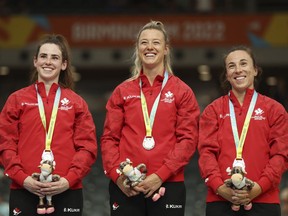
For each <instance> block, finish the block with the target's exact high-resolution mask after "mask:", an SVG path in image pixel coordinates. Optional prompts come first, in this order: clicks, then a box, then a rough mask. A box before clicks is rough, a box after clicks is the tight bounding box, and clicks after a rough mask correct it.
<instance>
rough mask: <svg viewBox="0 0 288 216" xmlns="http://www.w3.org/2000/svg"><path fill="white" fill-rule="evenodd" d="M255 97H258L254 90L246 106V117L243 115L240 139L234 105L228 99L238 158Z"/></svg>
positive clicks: (240, 154) (240, 156)
mask: <svg viewBox="0 0 288 216" xmlns="http://www.w3.org/2000/svg"><path fill="white" fill-rule="evenodd" d="M257 97H258V93H257V92H256V91H254V94H253V97H252V100H251V102H250V105H249V108H248V112H247V114H246V117H245V121H244V125H243V128H242V132H241V136H240V140H239V135H238V129H237V124H236V117H235V110H234V106H233V104H232V102H231V100H229V110H230V118H231V127H232V131H233V136H234V141H235V146H236V155H237V157H236V158H239V159H241V158H242V151H243V146H244V141H245V139H246V135H247V132H248V128H249V124H250V120H251V116H252V113H253V110H254V107H255V104H256V101H257Z"/></svg>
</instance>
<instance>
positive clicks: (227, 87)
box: [220, 45, 262, 94]
mask: <svg viewBox="0 0 288 216" xmlns="http://www.w3.org/2000/svg"><path fill="white" fill-rule="evenodd" d="M237 50H243V51H245V52H246V53H248V55H249V56H250V57H251V59H252V62H253V66H254V68H255V69H256V70H257V72H258V73H257V75H256V76H255V79H254V87H255V89H256V88H257V86H258V84H259V82H260V78H261V75H262V68H261V67H259V66H258V65H257V62H256V58H255V55H254V54H253V52H252V49H251V48H249V47H247V46H244V45H238V46H234V47H232V48H231V49H230V50H228V52H226V53H225V54H224V56H223V71H222V73H221V74H220V84H221V87H222V89H223V91H224V93H225V94H227V93H228V92H229V90H231V85H230V83H229V82H228V80H227V78H226V58H227V56H228V55H229V54H230V53H231V52H234V51H237Z"/></svg>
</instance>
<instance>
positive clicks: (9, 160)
mask: <svg viewBox="0 0 288 216" xmlns="http://www.w3.org/2000/svg"><path fill="white" fill-rule="evenodd" d="M20 113H21V109H20V107H18V105H17V96H16V95H15V94H12V95H10V96H9V98H8V99H7V101H6V103H5V105H4V107H3V110H2V112H1V114H0V156H1V161H2V165H3V167H4V169H5V175H6V176H8V177H9V178H10V179H12V180H13V181H15V182H16V183H17V184H19V185H23V182H24V180H25V178H26V177H28V174H26V173H25V172H24V171H23V167H22V165H21V160H20V158H19V156H18V154H17V149H18V148H17V145H18V140H19V119H20Z"/></svg>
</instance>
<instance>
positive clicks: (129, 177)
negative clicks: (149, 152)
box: [117, 158, 165, 201]
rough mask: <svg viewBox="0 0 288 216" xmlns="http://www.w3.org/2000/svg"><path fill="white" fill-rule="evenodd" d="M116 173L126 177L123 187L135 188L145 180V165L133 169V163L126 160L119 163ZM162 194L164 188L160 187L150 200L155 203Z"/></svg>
mask: <svg viewBox="0 0 288 216" xmlns="http://www.w3.org/2000/svg"><path fill="white" fill-rule="evenodd" d="M117 173H118V174H119V175H124V176H125V177H126V179H125V180H124V182H123V185H124V187H127V188H129V187H135V186H137V185H138V184H139V183H140V182H141V181H143V180H144V179H145V178H146V173H147V169H146V165H145V164H143V163H141V164H139V165H137V166H136V167H133V163H132V162H131V161H130V159H128V158H127V159H126V160H125V161H123V162H121V163H120V165H119V169H117ZM164 194H165V188H164V187H160V189H159V193H155V194H154V195H153V197H152V200H153V201H157V200H158V199H159V198H160V197H161V196H164Z"/></svg>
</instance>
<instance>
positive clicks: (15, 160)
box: [0, 83, 97, 189]
mask: <svg viewBox="0 0 288 216" xmlns="http://www.w3.org/2000/svg"><path fill="white" fill-rule="evenodd" d="M37 85H38V89H39V93H40V95H41V97H42V100H43V104H44V109H45V113H46V121H47V125H49V122H50V117H51V112H52V107H53V103H54V98H55V94H56V90H57V88H58V85H56V84H53V85H52V87H51V89H50V93H49V96H48V97H47V96H46V93H45V88H44V84H43V83H38V84H37ZM63 99H64V100H63ZM65 101H66V103H65ZM45 133H46V132H45V130H44V127H43V125H42V122H41V119H40V114H39V110H38V102H37V96H36V90H35V85H31V86H28V87H26V88H23V89H20V90H18V91H16V92H14V93H12V94H11V95H10V96H9V98H8V100H7V102H6V104H5V105H4V108H3V110H2V112H1V115H0V153H1V157H2V162H3V165H4V167H5V174H6V175H7V176H9V177H10V178H11V179H12V185H11V187H12V188H21V187H22V185H23V181H24V180H25V178H26V177H27V176H29V175H31V174H32V173H33V172H39V171H40V170H39V168H38V165H39V164H40V161H41V155H42V152H43V150H44V149H45ZM51 149H52V152H53V154H54V159H55V161H56V168H55V170H54V172H53V173H55V174H59V175H60V176H62V177H65V178H66V179H67V180H68V181H69V185H70V188H71V189H76V188H81V187H82V183H81V180H82V179H83V177H84V176H85V175H86V174H87V173H88V172H89V171H90V168H91V165H92V164H93V163H94V162H95V160H96V156H97V143H96V133H95V125H94V123H93V119H92V115H91V113H90V112H89V110H88V106H87V104H86V102H85V101H84V100H83V99H82V98H81V97H80V96H79V95H77V94H76V93H75V92H73V91H72V90H70V89H64V88H61V98H60V104H59V109H58V114H57V119H56V124H55V129H54V134H53V139H52V144H51Z"/></svg>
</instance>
